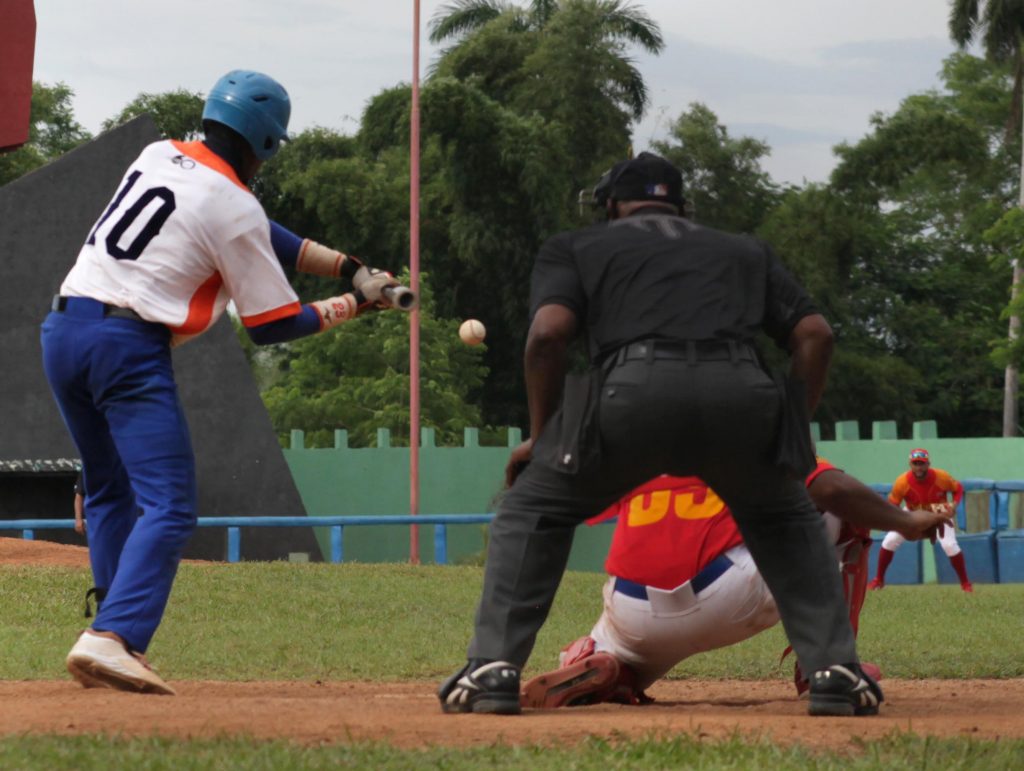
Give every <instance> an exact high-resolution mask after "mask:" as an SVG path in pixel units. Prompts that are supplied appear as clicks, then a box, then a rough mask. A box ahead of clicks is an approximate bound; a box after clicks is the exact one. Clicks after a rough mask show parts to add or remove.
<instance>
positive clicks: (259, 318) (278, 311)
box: [242, 300, 302, 327]
mask: <svg viewBox="0 0 1024 771" xmlns="http://www.w3.org/2000/svg"><path fill="white" fill-rule="evenodd" d="M300 313H302V305H301V303H299V302H298V301H297V300H296V301H295V302H293V303H288V304H287V305H282V306H281V307H279V308H271V309H270V310H269V311H263V313H256V314H254V315H252V316H242V324H244V325H245V326H247V327H258V326H259V325H260V324H269V323H270V322H271V321H277V320H278V319H286V318H288V317H289V316H298V315H299V314H300Z"/></svg>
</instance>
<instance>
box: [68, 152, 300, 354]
mask: <svg viewBox="0 0 1024 771" xmlns="http://www.w3.org/2000/svg"><path fill="white" fill-rule="evenodd" d="M60 291H61V294H63V295H66V296H69V297H91V298H93V299H94V300H99V301H101V302H104V303H108V304H110V305H118V306H121V307H123V308H131V309H132V310H134V311H135V312H136V313H138V314H139V315H140V316H142V318H144V319H146V320H147V321H154V322H158V323H161V324H166V325H167V326H168V327H169V328H170V330H171V332H172V333H173V334H174V335H175V336H176V338H177V342H180V341H181V340H182V339H183V338H187V337H191V336H194V335H198V334H200V333H202V332H204V331H206V330H207V329H209V327H210V326H211V325H212V324H213V323H214V322H215V321H216V320H217V319H218V318H219V317H220V315H221V314H222V313H223V312H224V309H225V308H226V307H227V304H228V301H229V300H234V303H235V307H236V309H237V310H238V314H239V316H241V319H242V323H244V324H245V325H246V326H256V325H258V324H264V323H266V322H268V321H274V320H275V319H280V318H285V317H288V316H294V315H295V314H297V313H299V312H300V311H301V310H302V308H301V306H300V304H299V301H298V297H297V296H296V294H295V291H294V290H293V289H292V287H291V285H290V284H289V283H288V279H287V278H286V277H285V275H284V270H283V269H282V268H281V264H280V263H279V262H278V260H277V257H276V256H275V254H274V250H273V247H272V246H271V244H270V222H269V221H268V220H267V215H266V213H264V211H263V207H262V206H260V204H259V201H257V200H256V198H255V196H253V194H252V192H251V191H250V190H249V189H248V188H247V187H246V186H245V185H244V184H242V182H241V181H240V180H239V179H238V177H237V175H236V174H235V172H234V170H233V169H232V168H231V166H230V165H229V164H228V163H226V162H225V161H224V160H223V159H221V158H220V157H219V156H217V155H215V154H214V153H213V152H211V151H210V150H209V149H208V148H207V147H206V146H205V145H204V144H203V143H202V142H189V143H184V142H175V141H164V142H155V143H153V144H151V145H149V146H148V147H147V148H146V149H144V150H143V151H142V154H141V155H139V157H138V158H137V159H136V160H135V162H134V163H133V164H132V165H131V166H130V167H129V168H128V171H127V172H126V173H125V175H124V178H123V179H122V180H121V184H120V185H119V186H118V189H117V192H116V193H115V195H114V199H113V200H112V201H111V202H110V205H109V206H108V207H107V209H106V211H105V212H104V213H103V215H102V216H101V217H100V219H99V221H98V222H97V223H96V224H95V225H94V226H93V229H92V231H91V232H90V233H89V236H88V238H87V239H86V242H85V245H83V246H82V249H81V251H80V252H79V254H78V259H77V261H76V262H75V265H74V267H73V268H72V269H71V272H70V273H68V275H67V278H65V279H64V283H63V284H62V285H61V288H60Z"/></svg>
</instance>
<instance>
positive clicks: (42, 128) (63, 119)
mask: <svg viewBox="0 0 1024 771" xmlns="http://www.w3.org/2000/svg"><path fill="white" fill-rule="evenodd" d="M74 95H75V92H74V91H72V90H71V89H70V88H69V87H68V86H66V85H65V84H64V83H57V84H56V85H53V86H48V85H46V84H45V83H38V82H33V83H32V107H31V112H30V116H29V120H30V121H31V123H30V125H29V136H28V142H26V143H25V144H24V145H23V146H22V147H20V148H18V149H17V150H13V151H11V152H9V153H4V154H3V155H0V185H6V184H7V183H8V182H13V181H14V180H15V179H17V178H18V177H20V176H22V175H23V174H27V173H28V172H30V171H33V170H34V169H37V168H39V167H40V166H42V165H43V164H45V163H48V162H49V161H52V160H54V159H55V158H59V157H60V156H61V155H63V154H64V153H66V152H68V151H69V150H73V149H74V148H76V147H77V146H78V145H80V144H82V143H83V142H87V141H88V140H89V139H91V136H90V134H89V132H88V131H86V130H85V129H84V128H83V127H82V125H81V124H80V123H78V121H76V120H75V116H74V110H73V108H72V106H71V98H72V97H73V96H74Z"/></svg>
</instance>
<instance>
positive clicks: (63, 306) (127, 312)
mask: <svg viewBox="0 0 1024 771" xmlns="http://www.w3.org/2000/svg"><path fill="white" fill-rule="evenodd" d="M69 302H71V303H76V304H81V305H83V306H86V305H93V304H95V305H97V306H100V307H102V309H103V315H104V316H114V317H115V318H119V319H133V320H135V321H146V320H145V319H144V318H142V316H140V315H139V314H138V313H136V312H135V311H133V310H132V309H131V308H122V307H120V306H119V305H108V304H107V303H101V302H100V301H99V300H94V299H92V298H91V297H63V296H61V295H59V294H55V295H54V296H53V302H51V303H50V310H52V311H56V312H57V313H63V312H64V311H66V310H67V309H68V303H69ZM147 323H149V322H147Z"/></svg>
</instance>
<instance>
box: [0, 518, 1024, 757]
mask: <svg viewBox="0 0 1024 771" xmlns="http://www.w3.org/2000/svg"><path fill="white" fill-rule="evenodd" d="M0 564H22V565H24V564H46V565H81V566H84V565H86V564H87V558H86V555H85V550H84V549H82V548H79V547H74V546H60V545H55V544H49V543H45V542H33V541H20V540H16V539H8V538H0ZM173 685H174V686H175V687H176V688H177V689H178V692H179V695H178V696H176V697H160V696H139V695H135V694H127V693H119V692H116V691H111V690H106V689H94V690H85V689H82V688H80V687H79V686H78V685H77V684H76V683H74V682H72V681H71V680H70V679H68V680H64V681H54V680H48V681H0V734H22V733H57V734H83V733H96V732H102V733H108V734H119V735H122V736H136V735H162V736H172V737H179V738H196V737H216V736H224V735H236V734H237V735H245V736H251V737H253V738H260V739H288V740H293V741H296V742H300V743H304V744H313V743H320V742H352V741H363V740H380V741H386V742H389V743H391V744H394V745H395V746H398V747H404V748H417V747H424V746H428V745H439V746H442V745H443V746H467V745H486V744H492V743H494V742H496V741H503V742H505V743H509V744H566V743H572V742H576V741H580V740H582V739H583V738H585V737H587V736H604V737H612V736H616V735H625V736H632V737H640V736H647V735H651V734H653V735H659V736H669V735H672V734H677V733H683V732H685V733H689V734H694V735H697V736H701V737H710V738H718V737H723V736H726V735H729V734H731V733H732V732H734V731H740V732H742V733H745V734H751V735H758V736H765V737H771V738H772V739H774V740H776V741H781V742H800V743H801V744H805V745H808V746H818V747H825V746H827V747H840V746H843V745H848V744H851V743H852V742H854V741H855V740H857V739H858V738H862V739H872V738H878V737H881V736H884V735H886V734H890V733H892V732H903V731H911V732H914V733H917V734H921V735H933V736H944V737H950V736H958V735H960V736H973V737H975V738H979V739H982V738H983V739H996V738H1019V737H1024V680H1020V679H1018V680H975V681H966V680H915V681H907V680H903V681H900V680H886V681H884V682H883V687H884V688H885V693H886V697H887V701H886V703H885V704H884V705H883V707H882V714H881V715H879V716H878V717H874V718H856V719H833V718H828V719H823V718H814V719H812V718H808V717H807V715H806V704H805V703H804V702H801V701H797V700H796V699H795V698H794V693H793V690H792V686H791V685H790V684H789V683H787V682H783V681H781V680H779V681H753V682H752V681H718V680H716V681H693V680H690V681H678V680H676V681H665V682H662V683H658V684H657V685H656V686H655V687H654V688H652V689H651V691H650V693H651V695H652V696H654V697H655V699H656V700H657V701H656V703H655V704H652V705H649V706H644V707H623V706H618V705H612V704H602V705H597V706H593V707H580V708H574V709H565V710H551V711H539V710H527V711H526V712H524V713H523V715H521V716H518V717H495V716H486V715H444V714H442V713H441V712H440V708H439V707H438V704H437V701H436V698H435V696H434V689H435V687H436V685H437V684H436V683H435V682H433V681H430V682H401V683H387V684H380V683H366V682H325V683H320V682H294V681H291V682H255V683H253V682H248V683H227V682H208V681H194V682H182V681H174V682H173Z"/></svg>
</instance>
